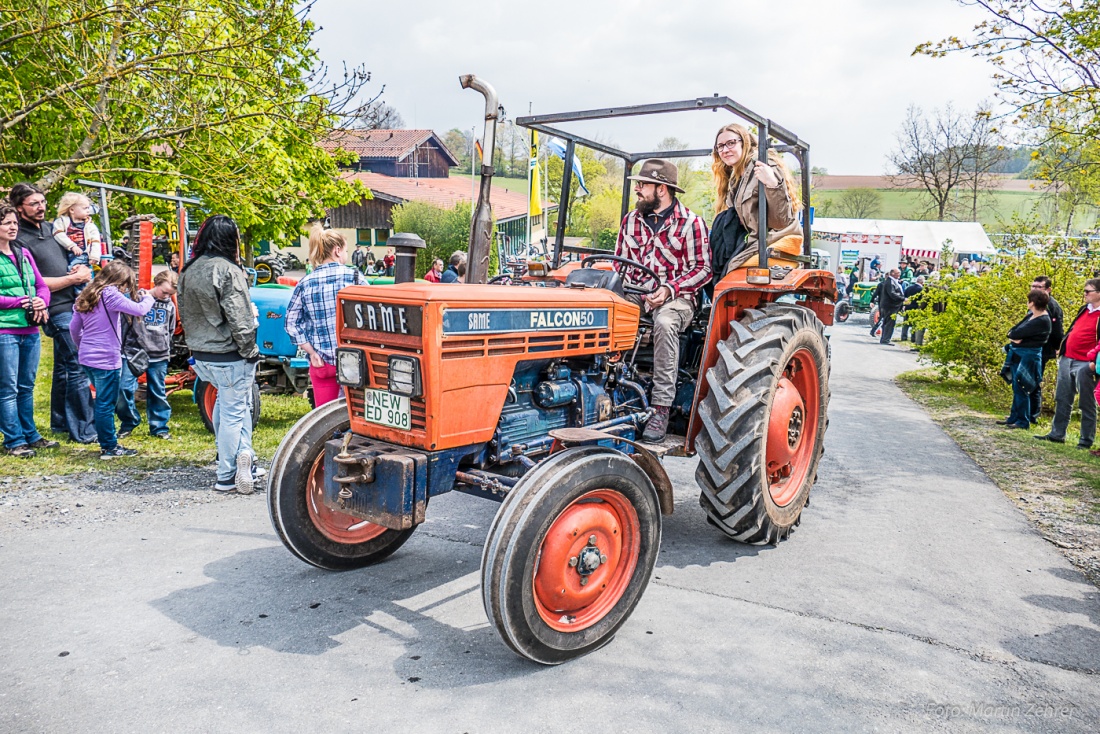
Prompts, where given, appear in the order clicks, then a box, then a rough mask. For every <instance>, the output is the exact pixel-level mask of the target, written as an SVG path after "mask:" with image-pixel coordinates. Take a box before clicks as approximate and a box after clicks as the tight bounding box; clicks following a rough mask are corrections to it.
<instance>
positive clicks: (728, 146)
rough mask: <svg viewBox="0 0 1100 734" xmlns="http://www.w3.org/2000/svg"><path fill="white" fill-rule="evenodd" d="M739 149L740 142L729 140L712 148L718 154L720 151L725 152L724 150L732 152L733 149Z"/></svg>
mask: <svg viewBox="0 0 1100 734" xmlns="http://www.w3.org/2000/svg"><path fill="white" fill-rule="evenodd" d="M740 147H741V141H740V140H729V141H727V142H725V143H719V144H718V145H716V146H714V149H715V150H717V151H718V152H719V153H721V152H722V151H725V150H733V149H734V148H740Z"/></svg>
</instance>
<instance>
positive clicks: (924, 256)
mask: <svg viewBox="0 0 1100 734" xmlns="http://www.w3.org/2000/svg"><path fill="white" fill-rule="evenodd" d="M901 255H902V257H915V258H917V259H918V260H934V259H935V258H937V257H939V256H940V251H939V250H922V249H921V248H919V247H903V248H901Z"/></svg>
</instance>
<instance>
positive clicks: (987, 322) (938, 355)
mask: <svg viewBox="0 0 1100 734" xmlns="http://www.w3.org/2000/svg"><path fill="white" fill-rule="evenodd" d="M1097 267H1100V262H1098V261H1097V259H1096V257H1095V256H1094V255H1091V254H1090V253H1089V252H1088V251H1087V249H1086V248H1085V246H1084V245H1082V244H1079V243H1075V242H1070V243H1065V242H1062V243H1058V244H1052V245H1049V246H1045V247H1042V248H1035V247H1032V246H1031V245H1030V244H1029V243H1027V242H1025V241H1023V240H1022V239H1021V240H1019V241H1018V242H1017V243H1016V246H1015V247H1011V248H1010V250H1009V252H1008V254H1002V255H1001V256H999V257H998V258H997V259H996V261H995V262H994V263H993V265H992V270H991V272H988V273H983V274H981V275H967V274H958V275H955V276H951V275H946V276H945V277H944V278H943V279H941V280H938V281H931V282H929V283H927V284H926V286H927V287H926V288H925V291H924V293H922V294H921V302H922V303H924V305H925V308H923V309H919V310H914V311H908V312H906V318H907V319H908V320H909V322H910V325H911V327H912V328H925V329H927V333H926V336H925V340H924V345H923V346H921V347H919V351H920V353H921V355H922V356H924V357H925V358H927V359H928V360H930V361H931V362H932V363H933V364H934V365H937V366H938V367H940V368H941V369H942V370H943V371H944V372H945V373H954V374H958V375H961V376H962V377H964V378H965V379H966V380H967V381H969V382H972V383H975V384H977V385H981V386H982V387H984V388H985V389H987V390H990V391H992V392H998V393H1005V392H1008V391H1010V388H1009V387H1008V386H1007V385H1006V384H1005V382H1004V380H1002V379H1001V377H1000V368H1001V364H1002V363H1003V362H1004V345H1005V344H1006V343H1007V342H1008V337H1007V334H1008V330H1009V329H1010V328H1012V326H1013V325H1015V324H1016V322H1018V321H1019V320H1020V319H1022V318H1023V317H1024V315H1025V314H1026V313H1027V294H1028V291H1029V290H1030V286H1031V282H1032V281H1033V280H1034V279H1035V277H1036V276H1038V275H1048V276H1050V278H1051V280H1052V281H1053V290H1052V293H1053V296H1054V298H1055V300H1057V301H1058V303H1059V305H1060V306H1061V307H1062V310H1063V311H1064V312H1065V320H1066V323H1065V324H1064V325H1063V328H1068V326H1069V322H1070V321H1072V319H1073V317H1074V315H1075V314H1076V313H1077V309H1078V308H1080V306H1081V303H1082V290H1083V287H1084V281H1085V280H1086V279H1087V278H1089V277H1093V276H1092V273H1093V272H1094V270H1095V269H1096V268H1097ZM1056 370H1057V364H1056V363H1055V362H1051V363H1050V364H1049V365H1048V368H1047V374H1046V375H1045V376H1044V387H1043V389H1044V405H1046V406H1051V405H1053V390H1054V382H1055V380H1054V375H1055V374H1056Z"/></svg>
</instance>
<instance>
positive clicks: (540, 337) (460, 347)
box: [442, 331, 611, 360]
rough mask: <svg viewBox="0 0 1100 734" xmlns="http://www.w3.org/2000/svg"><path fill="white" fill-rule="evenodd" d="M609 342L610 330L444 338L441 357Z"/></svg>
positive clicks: (556, 349)
mask: <svg viewBox="0 0 1100 734" xmlns="http://www.w3.org/2000/svg"><path fill="white" fill-rule="evenodd" d="M610 344H611V334H610V333H609V332H607V331H584V332H577V333H564V334H528V335H522V336H519V335H502V336H487V337H473V338H462V339H448V340H445V341H444V342H443V353H442V357H443V359H445V360H447V359H470V358H473V357H499V356H503V355H508V354H537V353H539V352H561V351H569V350H573V349H578V350H579V349H585V350H588V349H601V348H602V349H606V348H608V346H609V345H610Z"/></svg>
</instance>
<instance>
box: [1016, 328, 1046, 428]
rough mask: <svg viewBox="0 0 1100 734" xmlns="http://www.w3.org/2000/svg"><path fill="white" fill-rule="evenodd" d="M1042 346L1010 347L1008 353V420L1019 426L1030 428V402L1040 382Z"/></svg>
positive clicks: (1031, 405) (1031, 407)
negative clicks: (1009, 384)
mask: <svg viewBox="0 0 1100 734" xmlns="http://www.w3.org/2000/svg"><path fill="white" fill-rule="evenodd" d="M1042 354H1043V350H1042V347H1028V348H1026V349H1021V348H1020V347H1012V352H1011V354H1010V355H1009V360H1010V364H1011V365H1012V410H1011V411H1009V414H1008V422H1009V423H1015V424H1016V425H1018V426H1020V427H1021V428H1030V427H1031V422H1032V420H1031V419H1032V416H1033V415H1034V412H1033V411H1034V408H1035V406H1034V405H1033V404H1032V400H1033V397H1032V396H1033V395H1034V393H1035V388H1036V386H1037V385H1039V384H1040V383H1041V382H1042V379H1043V372H1042V364H1043V363H1042Z"/></svg>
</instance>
